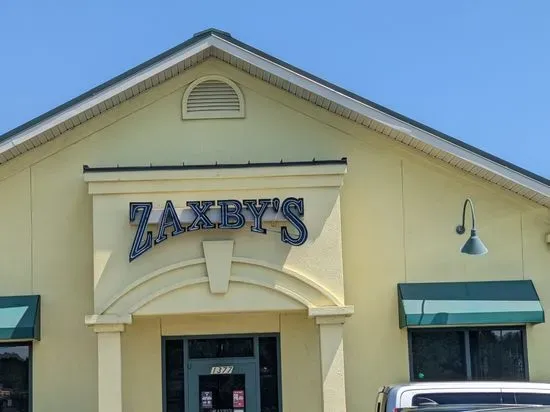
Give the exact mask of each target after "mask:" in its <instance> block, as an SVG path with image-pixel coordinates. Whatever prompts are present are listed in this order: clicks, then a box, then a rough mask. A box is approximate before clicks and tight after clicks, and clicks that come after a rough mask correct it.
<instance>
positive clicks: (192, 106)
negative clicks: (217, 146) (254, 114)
mask: <svg viewBox="0 0 550 412" xmlns="http://www.w3.org/2000/svg"><path fill="white" fill-rule="evenodd" d="M182 117H183V119H216V118H224V119H227V118H243V117H244V99H243V94H242V92H241V91H240V89H239V88H238V86H237V85H236V84H235V83H233V82H232V81H231V80H229V79H226V78H223V77H221V76H207V77H202V78H200V79H198V80H195V81H194V82H193V83H191V84H190V85H189V87H188V88H187V90H186V91H185V93H184V94H183V101H182Z"/></svg>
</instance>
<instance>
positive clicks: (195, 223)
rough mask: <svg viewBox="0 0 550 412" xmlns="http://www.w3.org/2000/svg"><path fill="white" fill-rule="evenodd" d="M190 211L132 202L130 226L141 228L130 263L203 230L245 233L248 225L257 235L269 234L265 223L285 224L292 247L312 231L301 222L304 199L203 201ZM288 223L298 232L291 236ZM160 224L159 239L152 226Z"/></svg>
mask: <svg viewBox="0 0 550 412" xmlns="http://www.w3.org/2000/svg"><path fill="white" fill-rule="evenodd" d="M186 205H187V208H185V209H181V210H179V211H178V210H176V208H175V207H174V205H173V203H172V201H171V200H168V201H166V204H165V206H164V209H163V210H162V211H160V210H158V211H157V210H153V203H152V202H131V203H130V223H131V224H134V225H137V230H136V234H135V236H134V241H133V242H132V247H131V249H130V254H129V259H130V262H131V261H133V260H135V259H137V258H138V257H140V256H141V255H143V254H144V253H145V252H147V251H148V250H149V249H152V248H153V246H155V245H158V244H159V243H162V242H164V241H165V240H166V239H168V234H167V232H169V233H170V236H171V237H174V236H179V235H182V234H184V233H186V232H194V231H197V230H201V229H233V230H235V229H241V228H243V227H244V226H245V225H246V224H247V222H248V223H249V224H250V230H251V231H252V232H254V233H261V234H266V233H267V230H266V229H265V228H264V227H263V225H262V224H263V223H264V222H267V221H271V222H276V221H280V222H282V226H281V230H280V233H281V241H282V242H284V243H287V244H289V245H292V246H300V245H303V244H304V243H305V241H306V240H307V237H308V231H307V228H306V226H305V224H304V222H303V221H302V220H301V217H302V216H303V215H304V199H302V198H300V199H297V198H294V197H288V198H286V199H284V200H283V201H281V200H280V199H278V198H273V199H248V200H242V201H239V200H217V201H214V200H202V201H188V202H186ZM284 222H287V223H288V224H290V225H292V227H293V228H294V229H293V231H292V232H295V233H291V231H289V227H288V225H286V224H284ZM153 224H158V230H157V234H156V236H153V232H152V231H151V230H147V227H148V226H149V225H153Z"/></svg>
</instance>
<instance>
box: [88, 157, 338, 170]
mask: <svg viewBox="0 0 550 412" xmlns="http://www.w3.org/2000/svg"><path fill="white" fill-rule="evenodd" d="M347 164H348V159H347V158H346V157H343V158H341V159H339V160H338V159H334V160H316V159H313V160H306V161H290V162H285V161H283V160H282V159H281V161H280V162H260V163H252V162H248V163H217V162H216V163H215V164H200V165H185V164H181V165H158V166H153V165H149V166H118V165H117V166H104V167H90V166H88V165H84V166H82V172H83V173H98V172H107V173H108V172H143V171H155V170H205V169H243V168H253V167H291V166H325V165H347Z"/></svg>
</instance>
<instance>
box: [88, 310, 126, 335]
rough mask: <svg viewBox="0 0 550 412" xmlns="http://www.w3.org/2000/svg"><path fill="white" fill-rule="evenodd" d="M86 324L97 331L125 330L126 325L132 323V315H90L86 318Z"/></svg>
mask: <svg viewBox="0 0 550 412" xmlns="http://www.w3.org/2000/svg"><path fill="white" fill-rule="evenodd" d="M84 321H85V323H86V326H89V327H91V328H93V330H94V332H96V333H113V332H119V333H120V332H124V327H125V325H130V324H131V323H132V315H130V314H126V315H117V314H106V315H88V316H86V318H85V320H84Z"/></svg>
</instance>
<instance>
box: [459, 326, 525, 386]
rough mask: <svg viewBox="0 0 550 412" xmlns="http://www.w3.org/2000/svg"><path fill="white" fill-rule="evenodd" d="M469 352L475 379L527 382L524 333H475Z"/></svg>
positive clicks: (472, 333)
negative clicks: (521, 380)
mask: <svg viewBox="0 0 550 412" xmlns="http://www.w3.org/2000/svg"><path fill="white" fill-rule="evenodd" d="M470 349H471V354H472V378H473V379H485V380H498V379H512V380H515V379H525V363H524V359H523V336H522V331H521V330H517V329H516V330H478V331H472V332H470Z"/></svg>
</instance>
